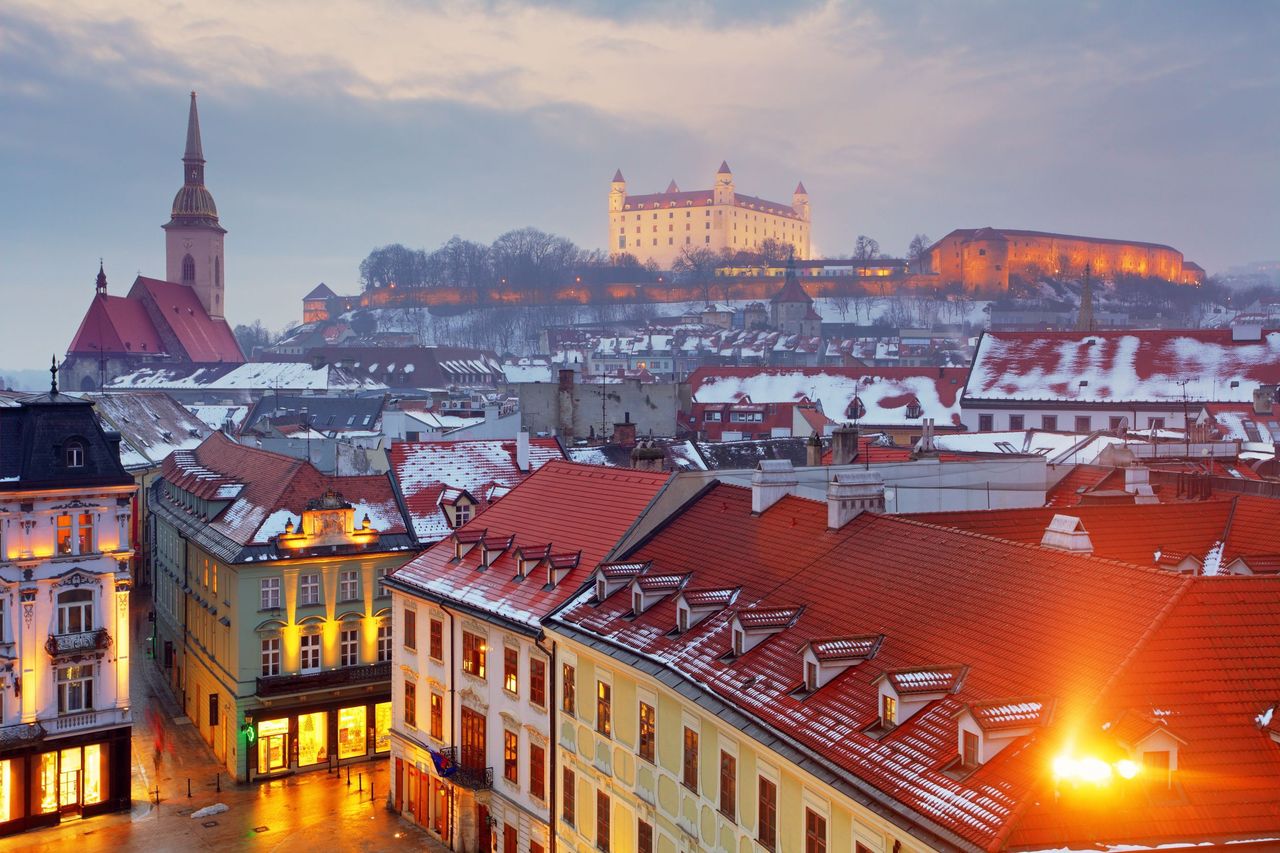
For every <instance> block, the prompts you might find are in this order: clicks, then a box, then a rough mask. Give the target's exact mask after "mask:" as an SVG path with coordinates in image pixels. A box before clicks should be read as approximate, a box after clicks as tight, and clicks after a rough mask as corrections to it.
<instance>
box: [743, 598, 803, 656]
mask: <svg viewBox="0 0 1280 853" xmlns="http://www.w3.org/2000/svg"><path fill="white" fill-rule="evenodd" d="M803 612H804V607H802V606H800V607H752V608H748V609H746V610H739V611H738V612H737V613H735V614H734V615H733V623H732V624H733V653H734V654H735V655H744V654H746V653H747V652H749V651H751V650H752V649H754V648H755V647H756V646H758V645H760V644H761V643H763V642H764V641H765V640H767V639H768V638H769V637H771V636H773V635H774V634H777V633H779V632H781V631H785V630H786V629H787V628H790V627H791V626H792V625H794V624H796V620H797V619H799V618H800V614H801V613H803Z"/></svg>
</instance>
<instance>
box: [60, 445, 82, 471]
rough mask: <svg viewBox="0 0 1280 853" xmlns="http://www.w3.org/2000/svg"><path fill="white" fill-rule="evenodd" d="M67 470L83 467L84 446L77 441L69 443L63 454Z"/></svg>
mask: <svg viewBox="0 0 1280 853" xmlns="http://www.w3.org/2000/svg"><path fill="white" fill-rule="evenodd" d="M64 455H65V457H66V462H67V467H68V468H83V467H84V445H83V444H81V443H80V442H78V441H73V442H70V443H69V444H68V445H67V448H66V451H65V453H64Z"/></svg>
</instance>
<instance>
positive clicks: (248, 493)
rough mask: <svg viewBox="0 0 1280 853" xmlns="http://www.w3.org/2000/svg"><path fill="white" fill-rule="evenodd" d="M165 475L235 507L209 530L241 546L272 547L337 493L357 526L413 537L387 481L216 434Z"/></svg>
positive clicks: (175, 457) (175, 456)
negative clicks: (313, 505)
mask: <svg viewBox="0 0 1280 853" xmlns="http://www.w3.org/2000/svg"><path fill="white" fill-rule="evenodd" d="M161 475H162V476H163V477H164V479H165V480H167V481H168V482H170V483H173V484H174V485H176V486H178V487H179V488H182V489H185V490H187V491H190V492H192V493H193V494H196V495H197V496H199V497H202V498H205V499H207V500H215V501H222V500H227V501H229V505H228V506H227V507H226V509H224V510H223V511H222V512H220V513H219V514H218V515H217V517H215V518H214V519H213V520H211V521H209V522H207V523H208V526H209V527H210V528H212V529H213V530H215V531H216V532H218V533H220V534H222V535H223V536H225V537H227V538H228V539H230V540H231V541H233V542H235V543H237V544H239V545H241V546H248V545H263V544H267V543H268V542H269V541H270V539H271V537H273V536H275V535H276V534H278V533H280V532H282V531H283V530H284V525H285V522H286V520H288V519H292V520H293V521H294V522H295V523H296V522H297V521H298V520H299V519H300V518H301V516H302V511H303V510H304V509H305V508H306V506H307V503H308V502H309V501H311V500H314V499H316V498H319V497H321V496H322V495H323V494H324V493H325V492H326V491H328V490H330V489H332V490H333V491H335V492H338V493H339V494H341V495H342V497H343V499H344V500H345V501H346V502H347V503H350V504H351V505H353V506H354V507H355V509H356V523H357V524H359V523H360V522H361V521H362V519H363V517H364V516H365V515H366V514H367V515H369V516H370V521H371V524H372V526H373V529H374V530H376V531H377V532H378V533H382V534H398V533H405V532H407V529H408V528H407V527H406V522H405V518H404V516H403V514H402V513H401V512H400V508H399V504H397V502H396V499H395V492H394V491H393V489H392V486H391V480H390V478H389V477H387V476H386V475H370V476H359V477H333V476H329V475H326V474H322V473H321V472H320V471H319V470H318V469H316V467H315V466H314V465H312V464H311V463H309V462H306V461H305V460H302V459H295V458H293V457H292V456H284V455H281V454H279V453H271V452H269V451H266V450H260V449H258V448H256V447H248V446H245V445H242V444H236V443H235V442H234V441H232V440H231V439H229V438H227V437H226V436H225V435H223V434H222V433H221V432H214V433H212V434H211V435H210V436H209V437H208V438H207V439H205V440H204V441H203V442H202V443H201V444H200V446H199V447H197V448H196V449H195V450H178V451H174V452H173V453H171V454H169V456H168V457H167V458H166V459H165V461H164V465H163V466H162V467H161Z"/></svg>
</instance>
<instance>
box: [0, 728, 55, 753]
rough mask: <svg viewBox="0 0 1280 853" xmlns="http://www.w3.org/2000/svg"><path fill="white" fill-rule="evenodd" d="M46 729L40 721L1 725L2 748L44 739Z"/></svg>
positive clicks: (0, 746) (0, 743) (0, 745)
mask: <svg viewBox="0 0 1280 853" xmlns="http://www.w3.org/2000/svg"><path fill="white" fill-rule="evenodd" d="M44 736H45V729H44V726H42V725H40V724H39V723H30V724H28V723H18V724H16V725H12V726H0V748H3V749H10V748H13V747H19V746H26V745H27V744H30V743H36V742H38V741H41V740H43V739H44Z"/></svg>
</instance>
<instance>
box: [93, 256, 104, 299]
mask: <svg viewBox="0 0 1280 853" xmlns="http://www.w3.org/2000/svg"><path fill="white" fill-rule="evenodd" d="M94 289H95V290H96V292H97V294H98V295H99V296H106V295H107V271H106V270H105V269H103V268H102V258H98V280H97V281H96V282H95V283H94Z"/></svg>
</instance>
